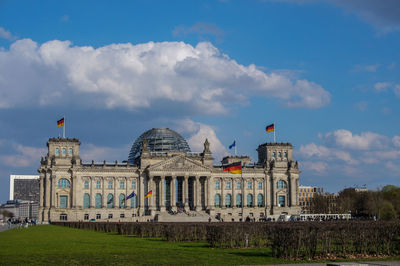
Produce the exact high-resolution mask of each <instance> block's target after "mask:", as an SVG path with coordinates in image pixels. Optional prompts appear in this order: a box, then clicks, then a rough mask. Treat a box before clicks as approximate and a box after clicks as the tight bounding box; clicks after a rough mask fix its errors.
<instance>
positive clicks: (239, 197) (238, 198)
mask: <svg viewBox="0 0 400 266" xmlns="http://www.w3.org/2000/svg"><path fill="white" fill-rule="evenodd" d="M236 207H242V194H240V193H239V194H236Z"/></svg>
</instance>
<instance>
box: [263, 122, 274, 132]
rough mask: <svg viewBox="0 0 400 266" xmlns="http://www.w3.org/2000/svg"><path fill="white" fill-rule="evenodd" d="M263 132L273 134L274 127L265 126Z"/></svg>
mask: <svg viewBox="0 0 400 266" xmlns="http://www.w3.org/2000/svg"><path fill="white" fill-rule="evenodd" d="M265 131H267V133H269V132H274V131H275V125H274V124H271V125H269V126H267V127H266V128H265Z"/></svg>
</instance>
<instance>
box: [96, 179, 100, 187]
mask: <svg viewBox="0 0 400 266" xmlns="http://www.w3.org/2000/svg"><path fill="white" fill-rule="evenodd" d="M96 188H101V182H100V180H97V181H96Z"/></svg>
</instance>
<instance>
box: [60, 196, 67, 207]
mask: <svg viewBox="0 0 400 266" xmlns="http://www.w3.org/2000/svg"><path fill="white" fill-rule="evenodd" d="M67 202H68V196H60V208H61V209H66V208H67Z"/></svg>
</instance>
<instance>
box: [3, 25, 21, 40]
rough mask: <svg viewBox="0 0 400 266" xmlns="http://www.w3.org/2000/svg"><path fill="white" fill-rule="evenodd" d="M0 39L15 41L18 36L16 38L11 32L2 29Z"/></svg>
mask: <svg viewBox="0 0 400 266" xmlns="http://www.w3.org/2000/svg"><path fill="white" fill-rule="evenodd" d="M0 38H3V39H6V40H9V41H14V40H16V39H17V36H14V35H13V34H12V33H11V32H9V31H8V30H6V29H5V28H3V27H0Z"/></svg>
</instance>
